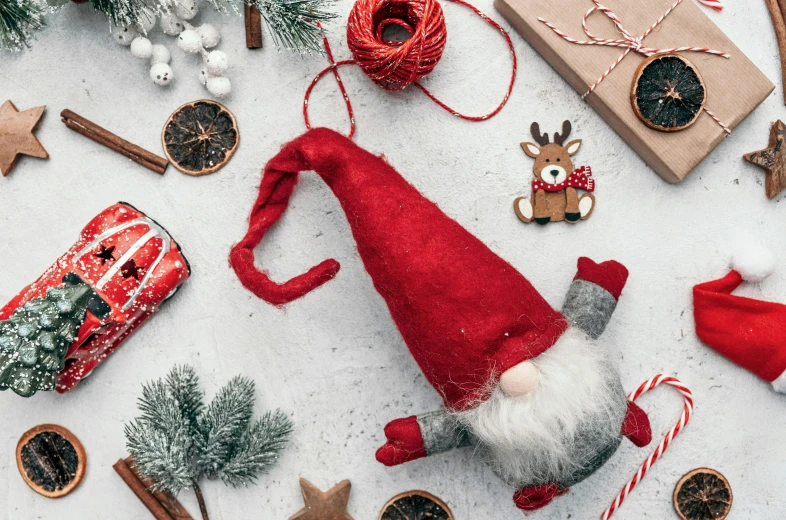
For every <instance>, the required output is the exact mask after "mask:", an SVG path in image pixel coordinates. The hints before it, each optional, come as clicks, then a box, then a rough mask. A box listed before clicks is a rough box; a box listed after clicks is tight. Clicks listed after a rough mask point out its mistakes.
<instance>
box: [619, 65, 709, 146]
mask: <svg viewBox="0 0 786 520" xmlns="http://www.w3.org/2000/svg"><path fill="white" fill-rule="evenodd" d="M630 96H631V102H632V103H633V110H634V112H636V115H637V116H638V118H639V119H641V120H642V121H643V122H644V124H645V125H647V126H649V127H650V128H654V129H655V130H661V131H663V132H676V131H678V130H683V129H685V128H688V127H689V126H690V125H692V124H693V123H695V122H696V119H697V118H698V117H699V115H700V114H701V111H702V109H703V108H704V103H705V102H706V101H707V89H706V87H705V86H704V79H703V78H702V77H701V74H699V71H698V70H697V69H696V67H695V66H694V65H693V64H692V63H691V62H689V61H688V60H686V59H685V58H683V57H682V56H680V55H679V54H670V53H661V54H654V55H652V56H650V57H649V58H647V59H646V60H644V61H642V62H641V65H639V68H638V70H637V71H636V75H635V76H634V80H633V86H632V89H631V94H630Z"/></svg>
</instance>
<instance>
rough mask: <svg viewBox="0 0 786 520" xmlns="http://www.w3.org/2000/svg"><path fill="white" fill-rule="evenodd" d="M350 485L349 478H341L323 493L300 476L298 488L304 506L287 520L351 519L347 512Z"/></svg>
mask: <svg viewBox="0 0 786 520" xmlns="http://www.w3.org/2000/svg"><path fill="white" fill-rule="evenodd" d="M351 486H352V484H350V482H349V480H343V481H341V482H339V483H338V484H336V485H335V486H333V488H332V489H330V490H329V491H327V492H324V493H323V492H322V491H320V490H319V489H317V488H316V486H314V484H312V483H311V482H309V481H308V480H306V479H304V478H301V479H300V489H301V490H302V492H303V503H304V504H305V506H306V507H304V508H303V509H301V510H300V511H298V512H297V513H295V515H294V516H292V517H291V518H290V519H289V520H352V517H351V516H349V513H347V503H348V502H349V490H350V487H351Z"/></svg>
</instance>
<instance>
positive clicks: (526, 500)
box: [513, 482, 568, 511]
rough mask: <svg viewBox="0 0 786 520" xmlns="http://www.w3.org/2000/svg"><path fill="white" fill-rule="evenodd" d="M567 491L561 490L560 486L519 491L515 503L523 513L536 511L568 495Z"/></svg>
mask: <svg viewBox="0 0 786 520" xmlns="http://www.w3.org/2000/svg"><path fill="white" fill-rule="evenodd" d="M567 492H568V490H567V489H560V486H559V484H557V483H555V482H552V483H551V484H539V485H537V486H530V487H526V488H522V489H519V490H518V491H516V493H515V494H514V495H513V502H514V503H515V504H516V507H518V508H519V509H521V510H522V511H535V510H537V509H540V508H542V507H546V506H547V505H549V504H550V503H551V501H552V500H554V499H555V498H557V497H559V496H562V495H564V494H565V493H567Z"/></svg>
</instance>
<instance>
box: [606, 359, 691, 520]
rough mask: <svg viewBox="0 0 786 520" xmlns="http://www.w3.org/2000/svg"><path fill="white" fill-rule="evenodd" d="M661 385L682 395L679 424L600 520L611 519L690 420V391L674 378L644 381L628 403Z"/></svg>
mask: <svg viewBox="0 0 786 520" xmlns="http://www.w3.org/2000/svg"><path fill="white" fill-rule="evenodd" d="M661 383H665V384H667V385H670V386H672V387H674V388H675V389H676V390H677V391H678V392H679V393H681V394H682V397H683V399H684V401H685V404H684V406H683V409H682V415H681V416H680V420H679V422H677V424H675V425H674V427H673V428H672V429H671V431H669V433H667V434H666V436H665V437H664V438H663V440H662V441H660V444H659V445H658V448H657V449H656V450H655V451H654V452H653V453H652V455H650V456H649V457H648V458H647V460H645V461H644V464H642V465H641V467H640V468H639V471H638V472H636V474H635V475H634V476H633V478H632V479H631V480H630V482H628V483H627V484H625V487H623V488H622V491H620V492H619V494H618V495H617V498H615V499H614V502H612V503H611V505H610V506H609V508H608V509H606V511H604V512H603V514H602V515H601V516H600V518H601V520H608V519H609V518H611V515H613V514H614V511H615V510H616V509H617V508H618V507H619V506H620V505H622V502H623V501H624V500H625V498H626V497H627V496H628V494H629V493H630V492H631V491H633V488H635V487H636V485H637V484H638V483H639V481H641V479H643V478H644V475H646V474H647V471H649V469H650V467H651V466H652V465H653V464H654V463H655V461H656V460H658V458H659V457H660V456H661V455H662V454H663V452H664V451H666V448H668V447H669V444H671V441H672V440H673V439H674V437H676V436H677V434H678V433H680V431H682V429H683V428H684V427H685V425H686V424H688V421H689V420H690V416H691V413H692V412H693V394H692V393H691V391H690V389H689V388H688V387H687V386H685V385H683V384H682V383H680V381H679V379H676V378H674V377H671V376H664V375H663V374H658V375H656V376H655V377H653V378H652V379H650V380H649V381H645V382H644V383H642V384H641V386H640V387H639V388H637V389H636V391H635V392H633V393H632V394H630V395H629V396H628V399H629V400H630V401H635V400H636V399H638V398H639V397H640V396H641V395H643V394H645V393H647V392H649V391H650V390H652V389H653V388H655V387H656V386H658V385H660V384H661Z"/></svg>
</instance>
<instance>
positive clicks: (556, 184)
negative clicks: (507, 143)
mask: <svg viewBox="0 0 786 520" xmlns="http://www.w3.org/2000/svg"><path fill="white" fill-rule="evenodd" d="M570 128H571V127H570V121H565V122H564V123H562V133H561V134H560V133H558V132H554V143H549V135H548V134H541V133H540V127H539V126H538V123H532V126H531V127H530V132H531V133H532V137H533V138H534V139H535V141H536V142H537V144H534V143H521V148H522V149H523V150H524V153H526V154H527V155H529V156H530V157H532V158H533V159H535V165H534V166H533V172H534V173H535V180H533V181H532V197H531V200H530V199H527V198H526V197H518V198H517V199H516V200H515V201H513V209H515V210H516V215H518V217H519V219H520V220H521V221H522V222H527V223H529V222H532V221H533V220H534V221H535V222H537V223H538V224H548V223H549V222H558V221H560V220H565V221H567V222H570V223H571V224H575V223H576V222H578V221H579V220H586V219H588V218H589V216H590V215H591V214H592V210H593V209H595V196H594V195H592V193H585V194H584V195H582V196H581V197H579V195H578V192H577V191H576V189H582V190H585V191H588V192H591V191H594V190H595V180H594V179H593V178H592V170H591V169H590V167H589V166H582V167H580V168H576V169H575V170H574V169H573V161H571V159H570V156H571V155H573V154H575V153H576V152H578V151H579V147H580V146H581V139H576V140H574V141H571V142H569V143H568V144H564V143H565V140H566V139H567V138H568V135H570Z"/></svg>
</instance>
